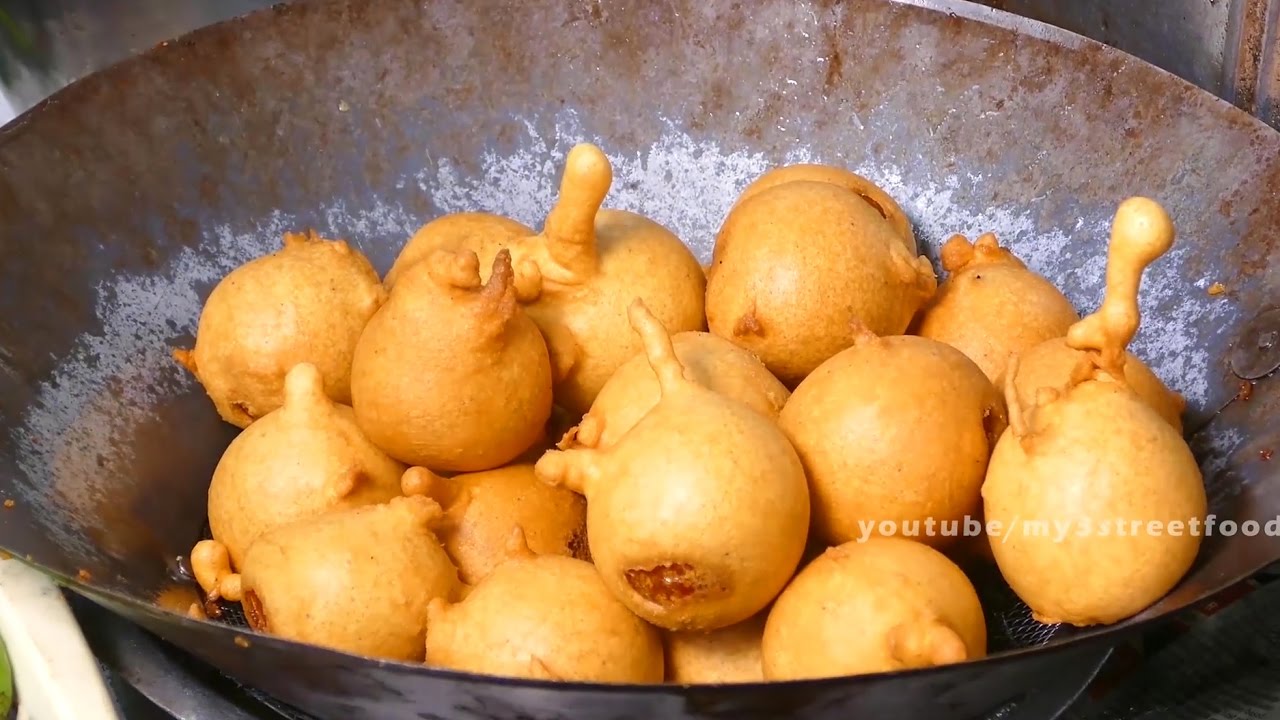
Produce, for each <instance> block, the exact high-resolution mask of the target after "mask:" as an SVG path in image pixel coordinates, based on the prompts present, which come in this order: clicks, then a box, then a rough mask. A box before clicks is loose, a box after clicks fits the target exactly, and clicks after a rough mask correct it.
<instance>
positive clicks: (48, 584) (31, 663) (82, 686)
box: [0, 559, 119, 720]
mask: <svg viewBox="0 0 1280 720" xmlns="http://www.w3.org/2000/svg"><path fill="white" fill-rule="evenodd" d="M0 637H2V638H3V639H4V644H5V649H6V650H7V651H8V653H9V660H10V664H11V665H12V667H13V676H14V682H15V684H16V686H17V696H18V718H19V720H25V719H26V718H40V720H119V716H118V715H117V714H116V710H115V703H114V702H113V701H112V699H111V695H110V693H109V692H108V691H107V686H106V683H105V682H103V679H102V673H101V671H100V670H99V668H98V662H97V660H96V659H94V657H93V654H92V653H91V652H89V646H88V644H87V643H85V640H84V635H83V634H81V632H80V626H79V625H78V624H77V623H76V620H75V616H73V615H72V614H71V609H70V608H69V607H68V606H67V601H66V600H65V599H64V598H63V596H62V592H61V591H60V590H59V589H58V586H57V585H55V584H54V583H53V580H52V579H50V578H49V577H48V576H47V575H45V574H43V573H41V572H39V571H37V570H34V569H32V568H30V567H28V566H26V565H24V564H22V563H21V562H19V561H17V560H12V559H10V560H3V561H0Z"/></svg>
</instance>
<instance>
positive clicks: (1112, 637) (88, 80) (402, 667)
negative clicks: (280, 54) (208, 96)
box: [0, 0, 1280, 697]
mask: <svg viewBox="0 0 1280 720" xmlns="http://www.w3.org/2000/svg"><path fill="white" fill-rule="evenodd" d="M328 1H329V0H296V1H295V2H288V1H286V2H278V3H276V4H274V5H271V6H268V7H264V8H261V9H258V10H254V11H252V12H249V13H245V14H243V15H239V16H237V17H233V18H230V19H227V20H222V21H219V22H215V23H211V24H209V25H205V26H202V27H199V28H196V29H194V30H191V31H189V32H186V33H183V34H180V35H177V36H175V37H173V38H171V39H169V40H167V41H164V42H160V43H158V44H156V45H153V46H152V47H149V48H147V49H145V50H143V51H141V52H139V53H136V54H133V55H130V56H128V57H125V58H122V59H120V60H117V61H115V62H113V63H110V64H108V65H106V66H104V67H102V68H99V69H98V70H96V71H94V72H92V73H89V74H87V75H84V76H82V77H79V78H76V79H75V80H72V81H71V82H69V83H67V84H66V85H64V86H63V87H61V88H59V89H58V90H56V91H55V92H53V93H51V94H50V95H48V96H47V97H45V98H44V99H42V100H41V101H40V102H38V103H36V104H34V105H32V106H31V107H29V108H28V109H26V110H24V111H23V112H21V113H19V114H18V115H16V116H15V117H14V118H13V119H12V120H10V121H9V122H8V123H7V124H5V125H3V126H0V146H4V145H5V144H7V143H8V142H11V141H14V140H16V139H17V138H18V137H19V136H20V135H21V133H22V131H23V130H24V128H26V127H27V126H28V125H30V124H31V123H32V122H38V121H39V119H40V115H41V114H42V113H43V112H44V111H45V110H47V109H48V108H50V107H51V106H53V105H58V104H65V103H75V102H79V99H80V95H79V94H80V93H83V92H85V91H86V90H87V89H88V88H89V87H90V86H91V85H93V84H94V83H109V82H110V81H111V80H112V79H113V76H114V75H116V74H118V73H120V72H122V71H123V70H124V69H126V68H128V67H131V66H133V65H135V64H139V63H142V62H147V61H150V60H154V59H157V58H161V57H164V56H165V54H167V53H174V52H177V51H178V48H177V47H174V46H175V45H177V44H178V43H180V42H181V43H198V42H201V41H202V38H204V37H205V36H208V35H211V34H213V33H214V32H220V31H225V30H226V29H228V28H230V27H232V26H234V25H236V24H238V23H242V22H245V21H246V20H248V19H249V18H256V19H257V21H262V18H264V17H267V16H270V17H273V18H274V17H279V16H281V15H284V14H286V13H289V12H294V11H296V8H295V6H303V5H312V4H321V3H324V2H328ZM875 1H876V2H879V3H882V4H887V5H901V6H906V7H915V8H920V9H923V10H926V11H929V12H933V13H939V14H944V15H948V16H950V17H953V18H960V19H962V20H963V21H965V22H970V23H978V24H982V25H988V26H993V27H998V28H1001V29H1004V30H1009V31H1012V32H1016V33H1018V34H1019V35H1024V36H1030V37H1033V38H1035V39H1037V40H1040V41H1044V42H1048V43H1051V44H1053V45H1057V46H1059V47H1061V48H1063V49H1065V50H1067V51H1070V52H1071V53H1080V52H1083V51H1084V50H1086V49H1090V48H1091V49H1093V50H1095V51H1097V52H1103V53H1107V54H1110V55H1113V56H1119V57H1122V58H1124V60H1125V61H1126V62H1127V63H1130V64H1134V65H1138V66H1144V70H1145V71H1147V72H1151V71H1154V72H1155V73H1157V74H1159V75H1163V76H1164V77H1165V79H1166V80H1171V81H1174V82H1177V83H1181V84H1182V85H1183V86H1185V87H1186V88H1188V89H1193V90H1194V92H1195V93H1196V94H1198V96H1199V97H1200V98H1201V99H1203V100H1206V101H1209V100H1211V101H1212V102H1211V103H1206V104H1207V105H1208V106H1209V107H1208V109H1207V110H1206V112H1212V113H1216V114H1217V115H1218V116H1219V117H1221V116H1223V115H1234V116H1235V118H1234V119H1235V121H1236V122H1243V123H1245V124H1247V125H1249V126H1250V127H1251V129H1253V130H1263V129H1265V132H1266V134H1270V135H1272V136H1273V137H1280V130H1278V129H1276V128H1273V127H1271V126H1270V125H1267V124H1266V123H1265V122H1263V121H1262V120H1261V119H1259V118H1257V117H1256V116H1254V115H1252V114H1250V113H1248V112H1246V111H1244V110H1242V109H1240V108H1239V107H1236V106H1235V105H1233V104H1231V103H1230V102H1228V101H1226V100H1224V99H1223V98H1221V97H1219V96H1217V95H1214V94H1213V93H1211V92H1209V91H1208V90H1205V89H1204V88H1201V87H1200V86H1198V85H1195V84H1194V83H1191V82H1190V81H1187V80H1185V79H1184V78H1182V77H1179V76H1177V75H1175V74H1173V73H1171V72H1170V71H1167V70H1165V69H1163V68H1161V67H1159V66H1156V65H1154V64H1152V63H1150V62H1148V61H1146V60H1144V59H1142V58H1140V57H1137V56H1135V55H1132V54H1129V53H1126V52H1124V51H1122V50H1119V49H1117V48H1114V47H1111V46H1108V45H1106V44H1104V43H1101V42H1098V41H1096V40H1093V39H1091V38H1088V37H1086V36H1083V35H1080V34H1078V33H1075V32H1072V31H1069V30H1066V29H1063V28H1060V27H1057V26H1054V25H1050V24H1048V23H1045V22H1041V21H1039V20H1034V19H1031V18H1027V17H1023V16H1020V15H1015V14H1013V13H1010V12H1008V11H1005V10H1000V9H997V8H993V7H988V6H985V5H980V4H978V3H976V2H968V1H967V0H875ZM166 267H167V266H166ZM163 271H164V268H162V269H161V270H160V272H163ZM1202 548H1203V545H1202ZM9 554H11V555H12V558H11V560H13V561H19V562H23V563H24V564H26V565H28V566H29V567H32V568H34V569H36V570H38V571H40V572H42V573H44V574H45V575H47V576H49V577H51V578H53V579H54V580H55V581H56V582H57V583H58V584H59V585H61V586H63V587H65V588H67V589H69V590H71V591H73V592H76V593H77V594H79V595H81V596H83V597H85V598H87V599H89V600H90V601H93V602H95V603H97V604H99V605H102V604H103V602H102V601H104V600H105V601H106V602H107V603H109V604H120V605H125V606H127V607H129V608H131V609H132V610H133V611H135V612H140V613H142V614H144V615H147V616H150V617H151V618H152V619H153V620H155V621H157V622H161V623H167V624H170V625H173V624H175V623H176V624H177V625H178V626H179V627H183V628H186V629H190V630H196V629H204V628H207V627H208V626H214V627H217V628H219V630H218V634H220V635H222V636H224V637H225V638H226V639H227V640H228V641H230V640H231V639H232V638H235V637H241V638H252V639H253V642H264V643H267V644H275V645H279V646H280V648H279V649H280V650H281V651H285V650H287V651H290V652H308V653H311V654H313V655H316V654H319V655H321V656H324V657H333V658H342V659H345V660H346V661H347V662H348V663H350V662H351V661H356V662H358V663H360V664H362V665H364V666H365V667H370V668H377V669H380V670H392V671H396V672H398V673H401V674H404V673H406V672H407V673H411V674H413V675H414V676H416V677H431V678H436V679H439V680H442V681H448V682H453V683H464V684H478V685H487V686H498V687H503V688H514V689H528V690H539V691H556V692H559V693H573V692H584V693H600V694H619V693H628V694H638V695H641V696H646V697H654V696H664V695H666V696H679V695H683V694H685V693H686V692H688V691H690V690H696V691H698V692H703V693H712V694H721V693H724V692H741V691H744V690H752V691H757V692H760V691H766V690H770V689H778V688H783V689H786V690H788V691H803V690H806V689H807V690H812V691H820V690H824V689H827V688H830V687H833V686H841V687H849V686H853V685H865V684H871V683H876V682H881V681H886V680H890V679H899V678H904V677H908V676H911V677H920V678H923V677H928V676H931V675H939V674H945V673H948V672H954V670H955V669H956V668H958V667H971V668H974V669H977V670H980V671H987V672H989V671H991V670H993V669H994V668H997V667H1001V666H1003V665H1004V664H1006V663H1012V662H1017V661H1018V660H1020V659H1023V658H1025V657H1027V656H1037V657H1040V656H1047V655H1049V654H1063V653H1067V652H1069V651H1072V650H1079V651H1083V650H1084V648H1085V647H1086V646H1087V645H1091V644H1098V645H1101V644H1103V643H1104V642H1109V643H1110V644H1111V645H1112V646H1114V645H1115V644H1116V643H1118V642H1119V641H1120V640H1122V639H1123V638H1124V637H1126V636H1128V635H1130V634H1136V633H1137V632H1140V631H1143V630H1145V629H1147V628H1149V627H1150V626H1152V625H1154V624H1157V623H1159V622H1162V621H1166V620H1168V619H1171V618H1172V617H1174V616H1175V615H1177V614H1178V613H1180V612H1184V611H1185V610H1186V609H1188V608H1189V607H1192V606H1194V605H1195V604H1197V603H1199V602H1203V601H1204V600H1205V599H1207V598H1209V597H1212V596H1213V595H1215V594H1217V593H1219V592H1221V591H1223V590H1225V589H1227V588H1229V587H1231V586H1232V585H1234V584H1236V583H1238V582H1241V581H1242V580H1245V579H1247V578H1248V577H1251V576H1252V575H1254V574H1256V573H1257V572H1259V571H1261V570H1262V569H1263V568H1265V567H1267V566H1268V565H1270V564H1272V563H1274V562H1276V561H1280V558H1273V559H1272V560H1271V561H1269V562H1266V563H1262V564H1260V565H1259V566H1258V567H1256V568H1253V569H1252V570H1250V571H1248V572H1246V573H1242V574H1241V575H1240V576H1239V577H1235V578H1232V579H1231V580H1230V581H1229V582H1224V583H1221V584H1219V585H1216V586H1214V587H1211V588H1209V589H1206V590H1204V591H1203V592H1201V593H1199V594H1198V595H1197V596H1196V599H1195V600H1194V601H1192V602H1189V603H1187V605H1184V606H1183V607H1179V608H1175V609H1167V610H1164V611H1161V612H1160V613H1157V614H1154V615H1151V616H1149V617H1144V616H1143V613H1145V612H1147V611H1146V610H1143V611H1142V612H1141V613H1139V614H1137V615H1135V616H1132V617H1131V618H1129V619H1126V620H1122V621H1120V622H1119V623H1116V624H1111V625H1095V626H1088V627H1080V628H1073V629H1072V630H1073V632H1071V633H1070V634H1069V635H1067V636H1066V637H1061V638H1051V639H1050V640H1048V641H1046V642H1045V643H1043V644H1040V645H1034V646H1026V647H1021V648H1014V649H1009V650H1002V651H1000V652H996V653H990V654H987V655H984V656H983V657H981V658H976V659H971V660H965V661H963V662H960V663H953V664H948V665H939V666H934V667H926V668H912V669H903V670H893V671H885V672H876V673H866V674H861V675H845V676H836V677H826V678H810V679H801V680H778V681H759V682H749V683H707V684H694V685H686V684H675V683H648V684H639V683H635V684H630V683H601V682H579V681H556V680H536V679H527V678H517V677H506V676H500V675H486V674H480V673H470V672H462V671H457V670H450V669H445V668H437V667H431V666H428V665H426V664H425V663H413V662H405V661H397V660H387V659H380V658H374V657H368V656H363V655H359V654H355V653H350V652H346V651H342V650H337V649H332V648H328V647H324V646H319V645H313V644H309V643H303V642H299V641H295V640H290V639H287V638H284V637H280V636H275V635H270V634H265V633H259V632H257V631H255V630H253V629H251V628H248V627H238V626H233V625H228V624H226V623H221V622H217V621H215V620H208V619H206V620H195V619H192V618H190V617H187V616H185V615H183V614H181V613H178V612H175V611H173V610H168V609H166V608H163V607H160V606H158V605H156V604H155V603H153V602H148V601H146V600H144V599H142V598H140V597H135V596H132V595H129V594H126V593H124V592H122V591H118V590H114V589H110V588H105V587H99V586H96V585H94V584H92V579H90V582H85V581H83V580H81V579H80V578H78V577H72V576H70V575H67V574H64V573H61V572H58V571H56V570H54V569H52V568H50V567H46V566H44V565H42V564H40V563H38V562H36V561H35V559H34V558H29V557H27V556H25V555H19V554H17V553H12V552H11V551H10V552H9ZM1203 560H1204V556H1203V555H1200V554H1198V555H1197V559H1196V562H1197V564H1198V563H1199V562H1201V561H1203ZM1190 574H1191V570H1188V572H1187V573H1186V574H1184V576H1183V580H1180V581H1179V585H1180V584H1181V582H1183V581H1185V579H1186V578H1187V577H1189V576H1190ZM1176 587H1177V586H1175V589H1176ZM1172 592H1173V590H1171V591H1170V593H1172ZM1170 593H1166V595H1165V596H1162V597H1161V599H1160V600H1157V601H1156V602H1154V603H1152V604H1151V605H1150V606H1148V607H1154V606H1155V605H1157V604H1158V603H1159V602H1160V601H1161V600H1163V598H1164V597H1166V596H1167V595H1168V594H1170ZM108 610H110V611H111V612H113V613H114V614H117V615H120V613H118V612H116V611H115V610H113V609H111V608H110V607H109V605H108ZM122 619H125V620H127V621H129V622H134V621H133V620H131V619H129V618H127V617H122ZM164 642H166V643H169V644H171V645H173V646H174V647H177V648H178V649H179V650H181V651H182V652H183V653H186V654H192V653H191V651H190V650H188V649H186V648H185V647H183V646H181V645H178V644H176V643H170V642H169V641H168V640H164ZM218 671H219V672H224V671H223V670H222V669H221V668H218ZM224 674H225V672H224Z"/></svg>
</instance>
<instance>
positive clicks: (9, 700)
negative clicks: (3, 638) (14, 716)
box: [0, 642, 13, 718]
mask: <svg viewBox="0 0 1280 720" xmlns="http://www.w3.org/2000/svg"><path fill="white" fill-rule="evenodd" d="M12 709H13V668H12V667H10V666H9V653H7V652H5V649H4V643H3V642H0V718H4V717H8V716H9V712H10V711H11V710H12Z"/></svg>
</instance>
